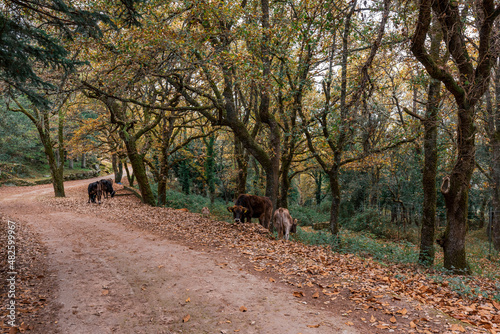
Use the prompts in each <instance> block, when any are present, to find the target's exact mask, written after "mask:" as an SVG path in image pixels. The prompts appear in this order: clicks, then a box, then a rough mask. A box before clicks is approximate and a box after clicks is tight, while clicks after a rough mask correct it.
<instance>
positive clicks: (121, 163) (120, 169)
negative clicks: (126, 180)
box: [115, 159, 123, 183]
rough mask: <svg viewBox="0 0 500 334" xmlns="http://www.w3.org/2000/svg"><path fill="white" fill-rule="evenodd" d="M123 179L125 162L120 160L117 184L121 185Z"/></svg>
mask: <svg viewBox="0 0 500 334" xmlns="http://www.w3.org/2000/svg"><path fill="white" fill-rule="evenodd" d="M122 178H123V162H122V160H121V159H118V168H117V171H116V173H115V183H121V182H122Z"/></svg>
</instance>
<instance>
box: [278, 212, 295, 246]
mask: <svg viewBox="0 0 500 334" xmlns="http://www.w3.org/2000/svg"><path fill="white" fill-rule="evenodd" d="M273 221H274V227H275V228H276V231H278V239H281V238H283V235H284V236H285V240H288V238H290V233H296V232H297V219H292V216H291V215H290V212H289V211H288V210H287V209H284V208H279V209H278V210H276V211H275V212H274V216H273Z"/></svg>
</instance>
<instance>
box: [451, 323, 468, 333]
mask: <svg viewBox="0 0 500 334" xmlns="http://www.w3.org/2000/svg"><path fill="white" fill-rule="evenodd" d="M450 329H451V330H452V331H459V332H465V328H463V327H462V326H460V325H457V324H453V325H451V328H450Z"/></svg>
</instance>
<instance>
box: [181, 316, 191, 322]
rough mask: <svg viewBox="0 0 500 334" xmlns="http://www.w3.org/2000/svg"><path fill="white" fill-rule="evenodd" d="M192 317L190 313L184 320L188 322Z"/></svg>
mask: <svg viewBox="0 0 500 334" xmlns="http://www.w3.org/2000/svg"><path fill="white" fill-rule="evenodd" d="M189 319H191V316H190V315H189V314H188V315H186V316H185V317H184V318H182V322H188V321H189Z"/></svg>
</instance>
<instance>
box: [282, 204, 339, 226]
mask: <svg viewBox="0 0 500 334" xmlns="http://www.w3.org/2000/svg"><path fill="white" fill-rule="evenodd" d="M289 210H290V214H291V215H292V217H293V218H295V219H297V220H298V221H299V225H301V226H312V225H313V224H314V223H319V222H324V221H327V220H329V219H330V214H329V213H327V214H325V213H321V212H318V210H317V208H316V207H305V206H298V205H292V206H290V208H289Z"/></svg>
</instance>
